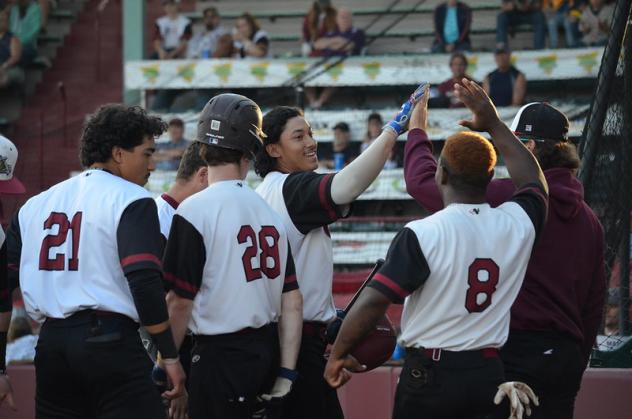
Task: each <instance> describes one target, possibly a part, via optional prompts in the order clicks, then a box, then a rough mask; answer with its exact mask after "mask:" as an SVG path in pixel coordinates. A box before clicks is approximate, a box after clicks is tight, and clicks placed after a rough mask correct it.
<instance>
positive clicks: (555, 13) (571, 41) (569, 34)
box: [544, 0, 577, 48]
mask: <svg viewBox="0 0 632 419" xmlns="http://www.w3.org/2000/svg"><path fill="white" fill-rule="evenodd" d="M573 3H574V1H573V0H546V2H545V5H544V10H545V12H546V13H547V25H548V28H549V47H551V48H557V45H558V36H557V35H558V34H557V31H558V30H559V28H560V26H561V27H563V28H564V35H565V37H566V47H567V48H573V47H575V46H576V44H577V39H575V32H574V30H573V21H572V19H571V15H570V12H571V9H572V7H573Z"/></svg>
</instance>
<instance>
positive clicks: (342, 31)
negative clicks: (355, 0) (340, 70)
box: [314, 8, 365, 57]
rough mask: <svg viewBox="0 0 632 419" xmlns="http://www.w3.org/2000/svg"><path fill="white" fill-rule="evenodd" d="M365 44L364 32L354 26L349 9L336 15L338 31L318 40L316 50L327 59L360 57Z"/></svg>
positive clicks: (339, 11) (315, 44)
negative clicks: (348, 56)
mask: <svg viewBox="0 0 632 419" xmlns="http://www.w3.org/2000/svg"><path fill="white" fill-rule="evenodd" d="M364 44H365V36H364V31H363V30H362V29H358V28H356V27H354V26H353V14H352V13H351V10H349V9H347V8H340V9H338V12H337V13H336V30H334V31H333V32H327V33H326V34H325V35H324V36H322V37H320V38H318V39H317V40H316V42H315V43H314V48H315V49H317V50H320V54H321V55H323V56H325V57H332V56H342V55H360V54H362V53H363V50H364Z"/></svg>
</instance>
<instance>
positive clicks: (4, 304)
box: [0, 239, 13, 313]
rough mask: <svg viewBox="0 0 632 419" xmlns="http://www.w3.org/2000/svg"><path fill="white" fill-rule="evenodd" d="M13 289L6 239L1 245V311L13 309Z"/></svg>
mask: <svg viewBox="0 0 632 419" xmlns="http://www.w3.org/2000/svg"><path fill="white" fill-rule="evenodd" d="M12 306H13V304H12V299H11V290H10V288H9V275H8V272H7V241H6V239H5V241H4V243H2V247H0V313H6V312H8V311H11V309H12Z"/></svg>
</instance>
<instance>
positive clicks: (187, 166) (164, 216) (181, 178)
mask: <svg viewBox="0 0 632 419" xmlns="http://www.w3.org/2000/svg"><path fill="white" fill-rule="evenodd" d="M207 186H208V169H207V166H206V163H205V162H204V160H202V157H200V143H197V142H193V143H191V144H189V146H188V147H187V148H186V150H185V151H184V154H183V155H182V159H181V160H180V166H178V173H177V174H176V181H175V183H174V184H173V185H172V186H171V188H169V191H167V192H166V193H163V194H162V195H160V196H158V197H157V198H156V207H157V208H158V221H159V222H160V233H161V234H162V236H163V239H164V241H165V243H166V241H167V237H169V230H170V229H171V222H172V220H173V216H174V215H175V213H176V209H178V205H180V203H181V202H182V201H184V200H185V199H186V198H188V197H189V196H191V195H193V194H195V193H197V192H199V191H201V190H203V189H204V188H206V187H207ZM170 288H171V287H170V284H169V282H168V281H165V289H166V290H167V291H168V290H169V289H170ZM141 338H142V340H143V345H144V346H145V349H147V352H149V355H150V357H151V358H152V359H156V356H157V348H156V346H155V345H154V344H153V342H152V341H151V338H150V336H148V334H147V332H146V331H145V330H144V329H141ZM192 348H193V341H192V339H191V335H190V334H187V335H186V336H185V338H184V341H183V342H182V345H181V346H180V350H179V351H178V352H179V356H180V363H181V364H182V367H183V368H184V372H185V373H186V375H187V377H188V376H189V368H190V366H191V349H192ZM158 374H159V377H160V380H159V381H161V382H162V381H163V380H162V378H163V375H164V371H160V372H159V373H158ZM154 378H156V377H154ZM182 407H183V409H186V405H184V406H182ZM174 409H175V403H174V405H173V406H172V410H174Z"/></svg>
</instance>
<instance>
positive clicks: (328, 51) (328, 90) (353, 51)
mask: <svg viewBox="0 0 632 419" xmlns="http://www.w3.org/2000/svg"><path fill="white" fill-rule="evenodd" d="M364 44H365V36H364V31H363V30H362V29H358V28H355V27H354V26H353V14H352V13H351V10H349V9H347V8H340V9H338V11H337V13H336V29H335V30H334V31H333V32H327V33H326V34H325V35H324V36H322V37H320V38H318V39H317V40H316V42H315V43H314V49H315V52H314V54H316V55H322V56H325V57H335V56H345V55H360V54H362V53H363V51H364ZM335 91H336V89H335V88H334V87H325V88H324V89H323V90H322V91H321V93H320V95H318V97H317V95H316V89H314V88H306V89H305V95H306V96H307V100H308V101H309V105H310V106H311V107H312V108H314V109H319V108H321V107H322V106H323V105H324V104H325V103H327V102H328V101H329V99H330V98H331V96H332V95H333V93H334V92H335Z"/></svg>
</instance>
